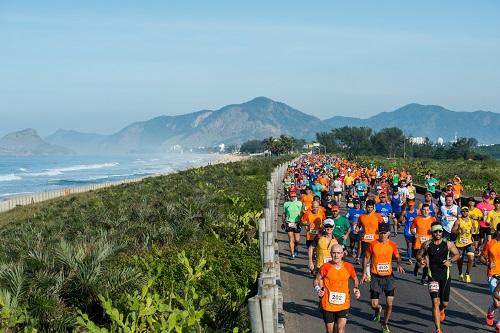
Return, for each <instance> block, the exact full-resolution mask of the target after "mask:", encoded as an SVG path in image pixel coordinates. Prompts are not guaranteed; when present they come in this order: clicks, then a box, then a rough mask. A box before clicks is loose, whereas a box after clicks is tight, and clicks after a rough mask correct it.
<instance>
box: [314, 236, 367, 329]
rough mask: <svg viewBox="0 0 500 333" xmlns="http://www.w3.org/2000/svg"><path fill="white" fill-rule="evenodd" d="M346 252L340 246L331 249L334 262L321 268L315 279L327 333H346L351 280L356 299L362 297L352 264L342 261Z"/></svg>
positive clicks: (315, 287) (315, 288)
mask: <svg viewBox="0 0 500 333" xmlns="http://www.w3.org/2000/svg"><path fill="white" fill-rule="evenodd" d="M343 254H344V251H343V249H342V247H341V246H340V245H338V244H337V245H334V246H333V247H332V249H331V256H332V258H333V259H332V261H331V262H328V263H326V264H324V265H322V266H321V268H320V269H319V271H318V274H317V275H316V278H315V279H314V290H315V291H316V293H317V294H318V297H320V298H321V301H320V308H321V310H322V312H323V321H324V322H325V327H326V332H327V333H333V332H338V333H344V332H345V326H346V324H347V316H348V315H349V309H350V307H351V302H350V291H349V279H352V281H353V282H354V287H353V293H354V296H355V297H356V299H359V298H360V297H361V293H360V291H359V281H358V277H357V275H356V271H355V270H354V267H353V266H352V264H350V263H348V262H345V261H343V260H342V256H343Z"/></svg>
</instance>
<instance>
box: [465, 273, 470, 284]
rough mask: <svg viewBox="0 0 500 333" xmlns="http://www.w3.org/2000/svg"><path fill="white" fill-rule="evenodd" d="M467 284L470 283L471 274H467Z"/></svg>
mask: <svg viewBox="0 0 500 333" xmlns="http://www.w3.org/2000/svg"><path fill="white" fill-rule="evenodd" d="M465 282H466V283H470V275H469V274H465Z"/></svg>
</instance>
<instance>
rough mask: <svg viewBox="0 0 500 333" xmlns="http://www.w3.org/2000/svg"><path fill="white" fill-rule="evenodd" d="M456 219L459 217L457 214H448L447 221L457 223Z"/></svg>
mask: <svg viewBox="0 0 500 333" xmlns="http://www.w3.org/2000/svg"><path fill="white" fill-rule="evenodd" d="M456 220H457V218H456V217H455V216H446V221H448V223H455V221H456Z"/></svg>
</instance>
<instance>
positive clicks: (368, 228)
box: [358, 212, 384, 243]
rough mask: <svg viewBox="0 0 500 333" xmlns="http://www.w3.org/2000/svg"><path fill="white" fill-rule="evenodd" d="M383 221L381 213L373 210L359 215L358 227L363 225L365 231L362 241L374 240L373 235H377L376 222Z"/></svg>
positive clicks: (369, 241)
mask: <svg viewBox="0 0 500 333" xmlns="http://www.w3.org/2000/svg"><path fill="white" fill-rule="evenodd" d="M383 221H384V220H383V219H382V215H380V214H379V213H375V212H373V213H371V214H363V215H360V216H359V218H358V225H359V227H363V230H364V231H365V233H364V236H363V242H368V243H371V242H373V241H374V240H375V237H376V236H377V235H378V224H379V223H382V222H383Z"/></svg>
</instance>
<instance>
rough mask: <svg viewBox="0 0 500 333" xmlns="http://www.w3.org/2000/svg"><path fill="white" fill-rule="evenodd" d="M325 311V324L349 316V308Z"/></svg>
mask: <svg viewBox="0 0 500 333" xmlns="http://www.w3.org/2000/svg"><path fill="white" fill-rule="evenodd" d="M322 311H323V321H324V322H325V324H331V323H336V322H337V320H338V319H340V318H347V317H348V316H349V309H345V310H340V311H325V310H322Z"/></svg>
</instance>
